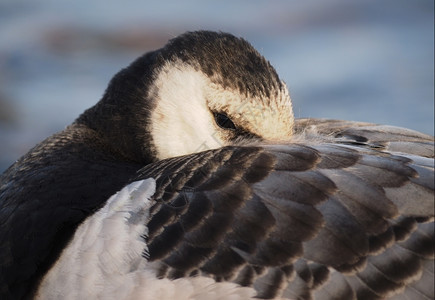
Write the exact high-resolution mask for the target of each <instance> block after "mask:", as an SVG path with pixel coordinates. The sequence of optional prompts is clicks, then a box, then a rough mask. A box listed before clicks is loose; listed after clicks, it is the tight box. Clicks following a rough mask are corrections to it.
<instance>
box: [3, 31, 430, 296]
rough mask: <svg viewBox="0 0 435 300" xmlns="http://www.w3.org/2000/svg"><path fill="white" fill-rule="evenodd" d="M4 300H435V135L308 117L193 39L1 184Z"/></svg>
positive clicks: (144, 65) (219, 38)
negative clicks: (300, 115) (298, 115)
mask: <svg viewBox="0 0 435 300" xmlns="http://www.w3.org/2000/svg"><path fill="white" fill-rule="evenodd" d="M0 224H1V226H0V299H209V300H211V299H250V298H255V297H256V298H261V299H434V285H433V282H434V138H433V137H432V136H428V135H426V134H423V133H419V132H416V131H413V130H409V129H404V128H398V127H394V126H386V125H377V124H371V123H363V122H351V121H341V120H328V119H295V118H294V116H293V112H292V103H291V99H290V96H289V93H288V90H287V87H286V84H285V83H284V82H283V81H282V80H281V79H280V78H279V76H278V74H277V73H276V71H275V69H274V68H273V67H272V66H271V64H270V63H269V62H268V61H267V60H266V59H265V58H264V57H263V56H261V55H260V54H259V52H257V51H256V50H255V49H254V48H253V47H252V46H251V45H250V44H249V43H248V42H247V41H246V40H244V39H242V38H238V37H235V36H233V35H231V34H228V33H223V32H210V31H196V32H187V33H185V34H183V35H180V36H178V37H176V38H174V39H172V40H170V41H169V42H168V43H167V45H165V46H164V47H163V48H161V49H158V50H155V51H152V52H148V53H146V54H144V55H143V56H141V57H139V58H138V59H137V60H135V61H134V62H133V63H131V65H130V66H128V67H127V68H125V69H123V70H121V71H120V72H119V73H117V74H116V75H115V76H114V77H113V79H112V80H111V81H110V83H109V85H108V87H107V89H106V91H105V93H104V95H103V96H102V99H101V100H100V101H99V102H98V103H96V105H95V106H93V107H91V108H89V109H88V110H86V111H85V112H84V113H83V114H81V115H80V116H79V117H78V118H77V119H76V120H75V121H74V122H73V123H72V124H71V125H69V126H68V127H66V129H64V130H63V131H61V132H59V133H56V134H54V135H53V136H51V137H48V138H47V139H45V140H44V141H42V142H41V143H39V144H38V145H36V146H35V147H34V148H32V149H31V150H30V151H29V152H28V153H27V154H26V155H24V156H23V157H21V158H20V159H18V160H17V161H16V162H15V163H14V164H13V165H12V166H10V167H9V168H8V169H7V170H6V171H5V172H4V173H3V175H2V176H1V178H0Z"/></svg>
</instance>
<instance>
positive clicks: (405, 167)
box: [137, 119, 434, 299]
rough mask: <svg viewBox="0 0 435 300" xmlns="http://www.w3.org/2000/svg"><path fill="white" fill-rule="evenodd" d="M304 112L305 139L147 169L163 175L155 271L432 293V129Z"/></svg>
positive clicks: (367, 295) (301, 287) (154, 236)
mask: <svg viewBox="0 0 435 300" xmlns="http://www.w3.org/2000/svg"><path fill="white" fill-rule="evenodd" d="M298 122H299V123H297V125H299V126H300V127H296V131H297V134H298V135H300V138H301V140H302V139H305V143H304V144H302V143H298V142H295V143H291V144H284V145H270V144H267V145H266V144H265V145H257V146H242V147H237V146H233V147H224V148H221V149H217V150H210V151H206V152H201V153H197V154H192V155H188V156H183V157H177V158H172V159H168V160H165V161H161V162H159V163H157V164H151V165H148V166H146V167H145V168H143V169H142V170H141V171H140V176H138V178H137V179H141V178H149V177H153V178H155V179H156V186H157V189H156V193H155V195H154V196H153V198H154V200H155V204H154V205H153V206H152V207H151V211H150V213H151V217H150V220H149V222H148V224H147V228H148V236H147V237H146V243H147V245H148V251H147V252H146V253H145V252H144V256H145V257H147V258H148V259H149V261H150V262H153V265H154V267H155V269H156V272H157V276H158V277H159V278H169V279H176V278H182V277H192V276H194V277H197V276H206V277H211V278H213V279H214V280H215V281H217V282H222V281H230V282H235V283H237V284H239V285H241V286H247V287H249V286H250V287H254V288H255V290H256V291H257V297H259V298H265V299H271V298H274V297H283V298H288V299H387V298H391V299H433V298H434V288H433V278H434V275H433V273H434V272H433V260H434V222H433V218H434V160H433V156H434V153H433V145H434V144H433V138H432V137H429V136H426V135H423V134H420V133H417V132H415V131H411V130H404V129H398V128H395V127H387V126H378V125H373V124H367V123H355V122H344V121H326V120H318V121H313V120H308V119H307V120H299V121H298ZM308 123H310V124H308ZM298 128H300V129H298ZM302 128H304V129H302ZM298 130H299V131H298ZM323 130H324V131H323ZM324 132H327V133H328V134H325V133H324ZM311 135H312V136H316V137H317V138H316V139H311V140H310V136H311ZM319 137H322V138H321V139H319ZM295 140H297V137H296V138H295ZM385 141H388V142H385Z"/></svg>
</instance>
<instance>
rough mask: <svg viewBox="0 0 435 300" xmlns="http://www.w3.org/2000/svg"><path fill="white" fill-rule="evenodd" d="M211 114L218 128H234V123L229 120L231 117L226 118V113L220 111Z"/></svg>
mask: <svg viewBox="0 0 435 300" xmlns="http://www.w3.org/2000/svg"><path fill="white" fill-rule="evenodd" d="M213 115H214V119H215V121H216V124H218V125H219V127H220V128H223V129H231V130H234V129H236V125H234V123H233V121H231V119H230V118H228V116H227V115H225V114H222V113H213Z"/></svg>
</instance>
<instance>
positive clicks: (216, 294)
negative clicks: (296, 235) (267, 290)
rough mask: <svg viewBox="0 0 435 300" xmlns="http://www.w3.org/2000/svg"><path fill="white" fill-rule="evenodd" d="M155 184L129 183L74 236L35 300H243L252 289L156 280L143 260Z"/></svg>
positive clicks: (195, 279) (201, 280)
mask: <svg viewBox="0 0 435 300" xmlns="http://www.w3.org/2000/svg"><path fill="white" fill-rule="evenodd" d="M154 192H155V180H154V179H152V178H150V179H146V180H141V181H136V182H133V183H131V184H129V185H127V186H126V187H124V188H123V189H122V190H121V191H119V192H118V193H116V194H115V195H113V196H112V197H111V198H110V199H109V200H108V201H107V203H106V204H105V206H104V207H103V208H101V209H100V210H99V211H97V212H96V213H94V214H93V215H92V216H90V217H89V218H87V219H86V220H85V221H84V222H83V223H82V224H81V225H80V226H79V227H78V228H77V230H76V232H75V234H74V237H73V239H72V240H71V242H70V243H69V244H68V246H67V247H66V248H65V249H64V251H63V252H62V254H61V255H60V257H59V259H58V260H57V262H56V263H55V264H54V266H53V267H52V268H51V269H50V270H49V271H48V272H47V274H46V275H45V276H44V278H43V279H42V281H41V284H40V286H39V288H38V291H37V293H36V299H142V300H144V299H163V300H164V299H168V300H170V299H177V300H178V299H180V300H182V299H186V300H187V299H198V300H201V299H206V300H214V299H234V300H235V299H248V298H252V297H254V296H255V291H254V289H252V288H247V287H240V286H238V285H236V284H234V283H230V282H219V283H217V282H215V281H214V280H213V279H211V278H206V277H189V278H180V279H176V280H169V279H157V278H156V274H155V271H154V270H153V267H152V263H148V262H147V260H146V258H145V257H144V255H143V254H144V253H145V256H146V253H147V250H148V249H147V245H146V243H145V240H144V238H143V236H146V234H147V230H148V229H147V228H146V226H145V224H147V220H148V218H149V208H150V207H151V205H152V201H151V197H152V195H153V194H154Z"/></svg>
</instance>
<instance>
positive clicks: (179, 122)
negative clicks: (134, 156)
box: [150, 62, 224, 159]
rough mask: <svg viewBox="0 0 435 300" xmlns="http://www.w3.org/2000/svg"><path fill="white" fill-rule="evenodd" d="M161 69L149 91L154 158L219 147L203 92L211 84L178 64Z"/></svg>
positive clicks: (191, 70)
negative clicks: (152, 105)
mask: <svg viewBox="0 0 435 300" xmlns="http://www.w3.org/2000/svg"><path fill="white" fill-rule="evenodd" d="M173 65H174V64H173V63H171V66H169V65H166V66H164V67H163V68H162V69H161V70H160V72H159V74H158V76H157V79H156V80H155V82H154V84H153V87H154V88H152V89H151V90H150V95H153V97H157V99H156V100H155V101H156V107H155V109H154V111H153V113H152V116H151V120H152V122H151V135H152V138H153V141H154V145H155V147H156V149H157V157H158V158H159V159H164V158H168V157H174V156H180V155H184V154H190V153H194V152H198V151H202V150H207V149H214V148H219V147H222V146H223V144H224V141H223V140H222V138H221V137H220V136H219V132H218V131H217V130H216V125H215V124H214V119H213V116H212V114H211V112H210V110H209V108H208V106H207V101H206V99H205V95H204V90H205V88H206V87H207V86H208V85H210V84H211V83H210V82H209V80H208V79H207V78H206V76H205V75H204V74H202V73H201V72H199V71H196V70H195V69H194V68H193V67H191V66H189V65H186V64H183V63H181V62H179V63H177V64H175V65H177V67H174V66H173Z"/></svg>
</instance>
